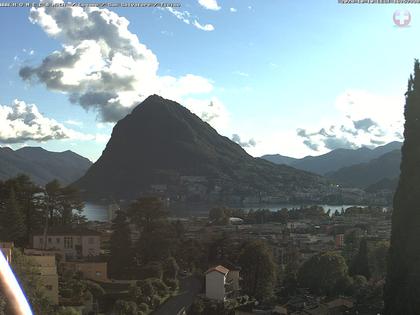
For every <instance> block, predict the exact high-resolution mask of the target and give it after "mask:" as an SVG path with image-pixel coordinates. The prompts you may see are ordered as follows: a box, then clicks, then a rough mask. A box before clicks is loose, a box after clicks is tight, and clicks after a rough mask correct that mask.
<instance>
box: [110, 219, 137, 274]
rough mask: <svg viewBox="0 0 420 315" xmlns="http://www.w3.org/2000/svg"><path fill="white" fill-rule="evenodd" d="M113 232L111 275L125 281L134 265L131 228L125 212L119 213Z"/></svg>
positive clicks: (113, 223) (113, 225) (114, 222)
mask: <svg viewBox="0 0 420 315" xmlns="http://www.w3.org/2000/svg"><path fill="white" fill-rule="evenodd" d="M112 230H113V233H112V236H111V241H110V249H111V256H110V259H109V275H110V277H114V278H117V279H121V278H123V279H125V278H128V277H129V276H130V269H131V268H132V265H133V251H132V248H131V235H130V227H129V223H128V220H127V216H126V214H125V213H124V212H122V211H118V212H117V216H116V217H115V219H114V220H113V221H112Z"/></svg>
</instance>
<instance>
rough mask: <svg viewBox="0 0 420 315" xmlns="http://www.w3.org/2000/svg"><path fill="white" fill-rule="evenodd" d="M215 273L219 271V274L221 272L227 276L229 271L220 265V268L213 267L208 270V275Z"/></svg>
mask: <svg viewBox="0 0 420 315" xmlns="http://www.w3.org/2000/svg"><path fill="white" fill-rule="evenodd" d="M213 271H217V272H220V273H221V274H224V275H226V274H227V273H228V272H229V269H227V268H225V267H223V266H222V265H219V266H216V267H212V268H210V269H209V270H207V271H206V274H207V273H209V272H213Z"/></svg>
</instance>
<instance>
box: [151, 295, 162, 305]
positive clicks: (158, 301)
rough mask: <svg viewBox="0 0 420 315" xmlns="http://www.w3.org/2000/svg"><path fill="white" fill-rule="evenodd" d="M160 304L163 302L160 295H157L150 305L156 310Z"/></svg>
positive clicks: (153, 297)
mask: <svg viewBox="0 0 420 315" xmlns="http://www.w3.org/2000/svg"><path fill="white" fill-rule="evenodd" d="M160 302H161V300H160V297H159V295H157V294H155V295H153V296H152V299H151V301H150V304H151V305H152V307H153V308H156V307H158V306H159V305H160Z"/></svg>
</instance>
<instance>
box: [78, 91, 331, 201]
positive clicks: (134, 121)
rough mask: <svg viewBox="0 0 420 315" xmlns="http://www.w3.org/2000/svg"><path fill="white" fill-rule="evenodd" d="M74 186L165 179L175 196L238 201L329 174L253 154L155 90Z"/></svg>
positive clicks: (104, 189) (127, 185)
mask: <svg viewBox="0 0 420 315" xmlns="http://www.w3.org/2000/svg"><path fill="white" fill-rule="evenodd" d="M107 178H112V182H110V181H109V180H107ZM188 181H190V182H191V183H190V184H185V182H188ZM194 181H195V182H194ZM291 183H293V184H291ZM75 185H76V186H78V187H80V188H81V189H82V190H84V191H85V192H86V193H87V194H88V195H90V196H95V197H106V196H109V195H110V194H114V195H116V196H118V197H121V196H124V197H130V198H134V197H137V196H138V195H139V194H140V193H143V192H145V191H150V189H152V188H151V187H152V186H161V187H163V186H165V187H166V188H165V189H166V193H167V194H171V195H172V196H174V198H175V196H178V197H179V196H184V197H185V196H186V197H185V198H187V199H188V198H193V197H194V198H196V199H198V200H201V199H203V198H204V199H205V198H215V199H218V198H219V199H226V198H231V197H232V196H235V198H236V199H237V200H242V199H243V198H246V196H249V195H253V196H257V195H258V194H260V195H261V193H262V194H270V193H271V194H272V193H276V192H279V191H282V193H284V194H286V192H293V191H294V190H296V187H302V189H304V188H305V187H309V186H317V185H321V186H322V185H327V181H326V180H325V179H324V178H322V177H320V176H318V175H315V174H310V173H308V172H304V171H300V170H296V169H294V168H291V167H288V166H284V165H275V164H273V163H271V162H268V161H265V160H263V159H260V158H254V157H252V156H250V155H249V154H248V153H246V151H245V150H244V149H243V148H242V147H240V146H239V145H238V144H236V143H234V142H233V141H231V140H230V139H229V138H227V137H224V136H221V135H219V134H218V133H217V131H216V130H215V129H213V128H212V127H211V126H210V125H209V124H208V123H206V122H204V121H202V120H201V119H200V118H199V117H198V116H196V115H195V114H193V113H191V112H190V111H189V110H188V109H187V108H185V107H183V106H181V105H180V104H178V103H176V102H174V101H170V100H166V99H164V98H162V97H160V96H157V95H153V96H149V97H148V98H147V99H146V100H144V101H143V102H142V103H141V104H139V105H138V106H137V107H136V108H134V109H133V111H132V112H131V113H130V114H128V115H127V116H126V117H124V118H123V119H121V120H120V121H119V122H118V123H117V124H116V125H115V126H114V129H113V131H112V135H111V138H110V140H109V142H108V143H107V145H106V148H105V150H104V151H103V153H102V155H101V157H100V158H99V159H98V160H97V161H96V162H95V163H94V164H93V165H92V167H91V168H90V169H89V170H88V171H87V172H86V174H85V176H83V177H82V178H81V179H80V180H78V181H76V182H75ZM162 189H163V188H162ZM192 190H195V191H192ZM212 196H213V197H212ZM179 198H183V197H179ZM232 198H233V197H232ZM235 198H234V199H235Z"/></svg>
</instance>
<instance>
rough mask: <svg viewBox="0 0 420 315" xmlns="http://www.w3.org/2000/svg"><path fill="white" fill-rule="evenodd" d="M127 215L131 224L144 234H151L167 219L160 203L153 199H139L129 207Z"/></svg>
mask: <svg viewBox="0 0 420 315" xmlns="http://www.w3.org/2000/svg"><path fill="white" fill-rule="evenodd" d="M128 215H129V216H130V218H131V220H132V222H133V223H135V224H136V225H137V226H138V227H139V228H140V229H141V230H144V231H146V232H153V231H154V230H155V229H157V228H158V227H159V224H160V223H161V221H165V220H166V219H167V212H166V211H165V210H164V208H163V204H162V202H161V201H160V199H159V198H155V197H142V198H139V199H138V200H137V201H135V202H134V203H132V204H131V205H130V206H129V208H128Z"/></svg>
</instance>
